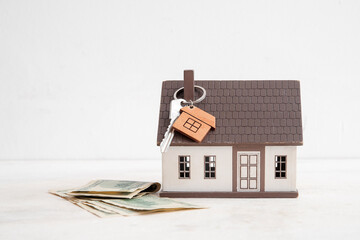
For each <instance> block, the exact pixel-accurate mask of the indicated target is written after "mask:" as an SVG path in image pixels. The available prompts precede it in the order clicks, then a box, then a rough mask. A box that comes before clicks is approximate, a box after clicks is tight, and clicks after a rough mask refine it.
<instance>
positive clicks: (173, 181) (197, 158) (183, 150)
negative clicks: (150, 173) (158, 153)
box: [162, 146, 232, 192]
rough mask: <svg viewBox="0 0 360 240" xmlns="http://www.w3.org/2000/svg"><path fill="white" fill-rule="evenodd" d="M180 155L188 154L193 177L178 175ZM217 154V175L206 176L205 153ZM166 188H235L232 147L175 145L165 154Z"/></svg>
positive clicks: (217, 189)
mask: <svg viewBox="0 0 360 240" xmlns="http://www.w3.org/2000/svg"><path fill="white" fill-rule="evenodd" d="M180 155H189V156H190V157H191V159H190V179H179V163H178V161H179V160H178V159H179V156H180ZM207 155H215V156H216V179H204V167H205V166H204V156H207ZM162 184H163V185H162V187H163V191H206V192H208V191H232V147H231V146H223V147H220V146H219V147H213V146H212V147H197V146H196V147H195V146H186V147H185V146H181V147H180V146H179V147H177V146H174V147H170V148H169V150H168V151H167V152H166V153H163V155H162Z"/></svg>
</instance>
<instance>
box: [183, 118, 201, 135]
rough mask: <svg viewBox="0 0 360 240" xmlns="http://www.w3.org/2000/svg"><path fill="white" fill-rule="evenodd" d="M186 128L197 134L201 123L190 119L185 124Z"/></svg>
mask: <svg viewBox="0 0 360 240" xmlns="http://www.w3.org/2000/svg"><path fill="white" fill-rule="evenodd" d="M184 127H185V128H187V129H189V130H190V131H192V132H194V133H196V132H197V131H198V130H199V128H200V127H201V123H199V122H197V121H195V120H194V119H192V118H188V120H186V122H185V123H184Z"/></svg>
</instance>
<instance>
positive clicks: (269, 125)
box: [157, 80, 303, 146]
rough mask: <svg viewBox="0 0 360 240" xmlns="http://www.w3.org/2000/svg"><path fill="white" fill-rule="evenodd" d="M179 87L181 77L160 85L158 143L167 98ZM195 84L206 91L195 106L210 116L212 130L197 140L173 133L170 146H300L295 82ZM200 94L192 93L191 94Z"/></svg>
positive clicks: (166, 115)
mask: <svg viewBox="0 0 360 240" xmlns="http://www.w3.org/2000/svg"><path fill="white" fill-rule="evenodd" d="M183 85H184V81H164V82H163V84H162V92H161V105H160V115H159V127H158V136H157V144H158V145H159V144H160V142H161V141H162V139H163V137H164V134H165V131H166V129H167V127H168V125H169V122H170V120H169V106H170V101H171V100H172V99H173V94H174V92H175V91H176V90H177V89H178V88H180V87H183ZM195 85H199V86H202V87H204V88H205V89H206V98H205V99H204V100H203V101H202V102H200V103H198V104H195V105H196V106H197V107H199V108H201V109H203V110H204V111H206V112H208V113H210V114H212V115H214V116H215V117H216V129H215V130H211V131H210V132H209V133H208V135H207V136H206V137H205V138H204V140H203V141H202V142H201V143H196V142H194V141H193V140H191V139H190V138H187V137H186V136H183V135H182V134H180V133H178V132H175V136H174V139H173V141H172V144H171V145H173V146H180V145H233V144H269V145H302V143H303V136H302V123H301V101H300V82H299V81H293V80H271V81H269V80H264V81H262V80H261V81H257V80H256V81H255V80H253V81H248V80H241V81H195ZM200 94H201V92H198V91H196V92H195V97H196V98H198V97H199V95H200ZM179 95H180V94H179ZM179 97H181V95H180V96H179Z"/></svg>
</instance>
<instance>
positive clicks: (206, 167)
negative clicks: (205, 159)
mask: <svg viewBox="0 0 360 240" xmlns="http://www.w3.org/2000/svg"><path fill="white" fill-rule="evenodd" d="M209 169H210V168H209V163H206V164H205V171H209Z"/></svg>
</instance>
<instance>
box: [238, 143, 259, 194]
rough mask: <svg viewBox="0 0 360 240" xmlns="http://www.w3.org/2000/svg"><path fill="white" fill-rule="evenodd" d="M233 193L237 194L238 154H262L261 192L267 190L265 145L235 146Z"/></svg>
mask: <svg viewBox="0 0 360 240" xmlns="http://www.w3.org/2000/svg"><path fill="white" fill-rule="evenodd" d="M232 149H233V154H232V155H233V156H232V158H233V159H232V168H233V169H232V191H233V192H237V152H241V151H242V152H251V151H253V152H255V151H256V152H260V192H264V189H265V145H233V146H232Z"/></svg>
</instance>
